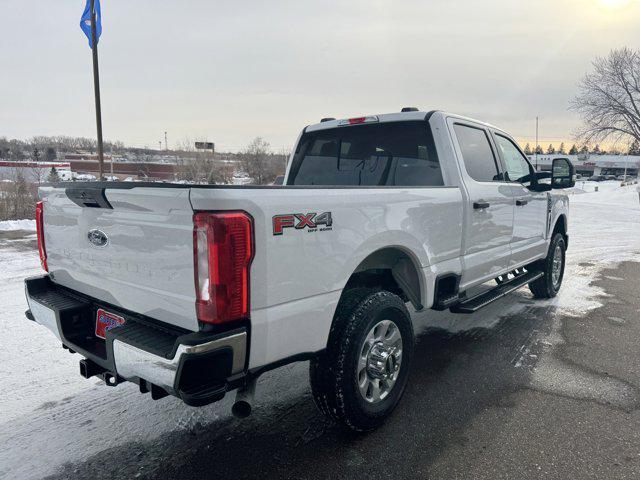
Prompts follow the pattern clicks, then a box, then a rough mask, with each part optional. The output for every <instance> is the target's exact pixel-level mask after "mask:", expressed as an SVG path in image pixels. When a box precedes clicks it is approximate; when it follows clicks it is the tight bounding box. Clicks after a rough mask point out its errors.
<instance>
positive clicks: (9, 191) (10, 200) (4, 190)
mask: <svg viewBox="0 0 640 480" xmlns="http://www.w3.org/2000/svg"><path fill="white" fill-rule="evenodd" d="M11 180H12V181H11V182H2V183H0V220H20V219H22V218H33V215H34V213H35V205H36V201H37V196H38V194H37V188H36V186H35V185H33V184H29V183H28V182H27V181H26V179H25V178H24V175H23V173H22V171H21V170H20V169H18V168H16V169H14V170H13V172H12V176H11Z"/></svg>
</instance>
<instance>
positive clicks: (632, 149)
mask: <svg viewBox="0 0 640 480" xmlns="http://www.w3.org/2000/svg"><path fill="white" fill-rule="evenodd" d="M629 155H640V142H638V140H634V141H633V143H632V144H631V145H630V146H629Z"/></svg>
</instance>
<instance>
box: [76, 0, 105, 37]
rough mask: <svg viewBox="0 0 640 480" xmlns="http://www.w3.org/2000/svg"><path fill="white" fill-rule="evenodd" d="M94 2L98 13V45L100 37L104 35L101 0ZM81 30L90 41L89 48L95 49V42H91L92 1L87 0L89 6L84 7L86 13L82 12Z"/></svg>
mask: <svg viewBox="0 0 640 480" xmlns="http://www.w3.org/2000/svg"><path fill="white" fill-rule="evenodd" d="M94 1H95V4H94V8H95V11H96V43H98V42H99V40H100V35H102V13H101V12H100V0H94ZM80 28H81V29H82V31H83V32H84V34H85V35H86V36H87V38H88V39H89V47H91V48H93V42H92V41H91V0H87V6H86V7H84V12H82V17H81V18H80Z"/></svg>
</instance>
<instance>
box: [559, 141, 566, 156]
mask: <svg viewBox="0 0 640 480" xmlns="http://www.w3.org/2000/svg"><path fill="white" fill-rule="evenodd" d="M558 153H559V154H560V155H566V154H567V152H566V151H565V150H564V142H562V143H561V144H560V148H559V149H558Z"/></svg>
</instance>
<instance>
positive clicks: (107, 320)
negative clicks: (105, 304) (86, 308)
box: [95, 308, 127, 340]
mask: <svg viewBox="0 0 640 480" xmlns="http://www.w3.org/2000/svg"><path fill="white" fill-rule="evenodd" d="M126 322H127V320H126V319H125V318H124V317H123V316H121V315H117V314H115V313H113V312H109V311H107V310H105V309H104V308H98V310H97V312H96V328H95V334H96V337H98V338H101V339H103V340H106V334H107V331H109V330H111V329H112V328H116V327H119V326H121V325H124V324H125V323H126Z"/></svg>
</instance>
